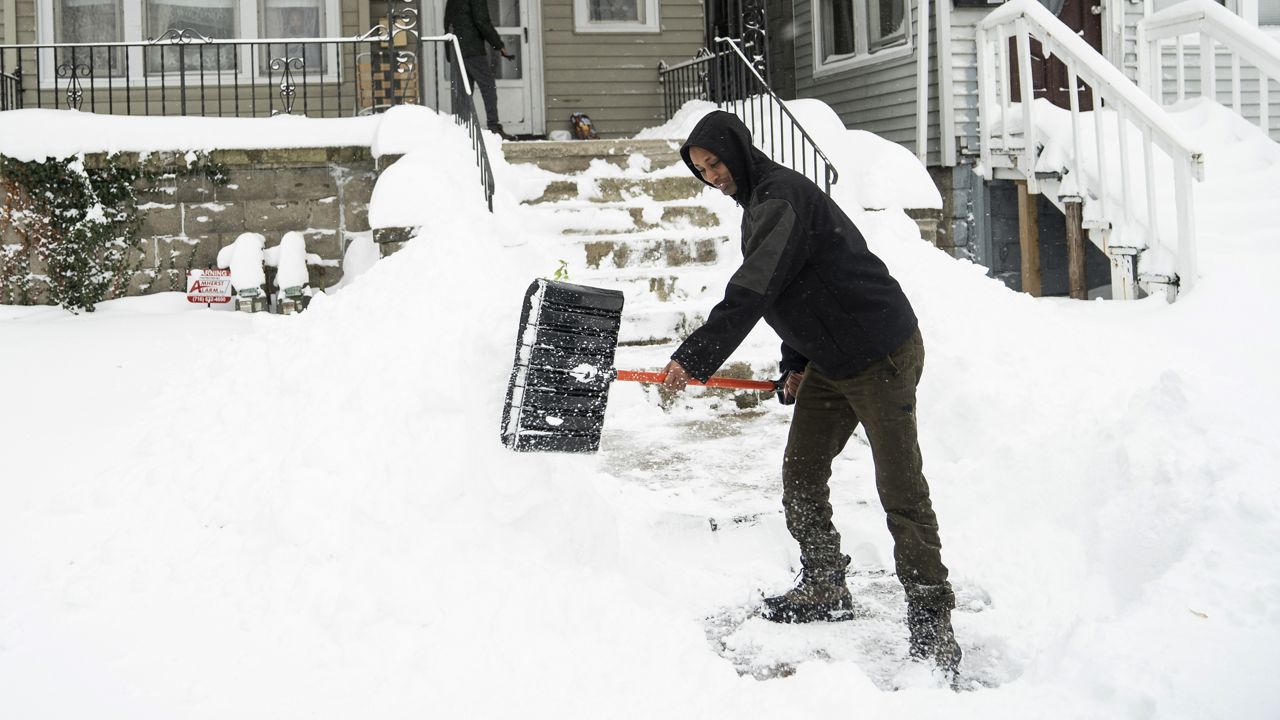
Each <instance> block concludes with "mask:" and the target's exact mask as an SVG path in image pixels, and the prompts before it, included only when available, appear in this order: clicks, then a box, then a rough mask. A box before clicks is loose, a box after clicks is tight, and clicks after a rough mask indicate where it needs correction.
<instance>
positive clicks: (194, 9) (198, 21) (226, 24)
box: [143, 0, 237, 73]
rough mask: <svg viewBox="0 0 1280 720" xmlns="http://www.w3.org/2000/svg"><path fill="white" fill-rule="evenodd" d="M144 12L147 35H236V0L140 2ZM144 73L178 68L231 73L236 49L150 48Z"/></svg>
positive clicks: (234, 64) (195, 45) (195, 46)
mask: <svg viewBox="0 0 1280 720" xmlns="http://www.w3.org/2000/svg"><path fill="white" fill-rule="evenodd" d="M143 4H144V6H145V9H146V36H147V37H149V38H159V37H163V36H164V34H165V33H167V32H169V31H171V30H172V31H175V32H182V31H183V30H192V31H195V32H198V33H200V34H201V35H203V36H205V37H207V38H232V37H235V36H236V34H237V33H236V6H235V0H143ZM146 58H147V72H148V73H157V72H169V71H172V70H177V69H178V67H179V65H181V66H184V67H186V69H188V70H234V69H235V66H236V58H235V48H233V47H226V46H224V47H204V46H201V45H200V44H191V45H187V46H180V47H167V48H149V49H148V50H147V51H146Z"/></svg>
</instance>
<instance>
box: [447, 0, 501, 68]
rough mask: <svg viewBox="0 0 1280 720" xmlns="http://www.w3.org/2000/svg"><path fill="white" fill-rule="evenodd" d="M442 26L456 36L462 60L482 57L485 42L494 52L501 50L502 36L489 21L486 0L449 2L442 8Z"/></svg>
mask: <svg viewBox="0 0 1280 720" xmlns="http://www.w3.org/2000/svg"><path fill="white" fill-rule="evenodd" d="M444 26H445V29H446V30H448V31H449V32H451V33H453V34H454V35H457V36H458V45H459V49H461V50H462V57H464V58H468V57H475V56H477V55H484V54H485V47H484V44H485V42H486V41H488V43H489V44H490V45H492V46H493V49H494V50H501V49H502V48H503V44H502V36H501V35H499V34H498V31H497V30H495V29H494V27H493V21H491V20H490V19H489V3H488V0H449V1H448V2H447V3H445V6H444ZM445 57H449V53H445Z"/></svg>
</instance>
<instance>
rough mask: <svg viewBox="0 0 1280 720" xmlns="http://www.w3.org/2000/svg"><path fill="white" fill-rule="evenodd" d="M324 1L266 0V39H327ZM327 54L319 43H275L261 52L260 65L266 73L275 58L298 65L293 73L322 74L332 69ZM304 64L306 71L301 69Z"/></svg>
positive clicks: (262, 21)
mask: <svg viewBox="0 0 1280 720" xmlns="http://www.w3.org/2000/svg"><path fill="white" fill-rule="evenodd" d="M324 26H325V23H324V3H323V0H265V2H264V3H263V5H262V18H261V27H263V28H265V29H266V32H264V33H263V35H264V36H265V37H271V38H295V37H296V38H316V37H324V30H323V28H324ZM326 55H327V54H326V53H325V52H324V51H323V49H322V46H321V45H318V44H316V43H284V44H279V45H277V44H275V43H272V44H271V45H268V46H266V47H264V48H262V51H261V57H260V58H259V62H260V63H262V72H266V71H267V69H268V65H270V63H271V58H288V59H289V60H290V61H292V62H294V67H293V68H291V70H293V71H295V72H297V71H299V70H300V71H301V72H308V73H322V72H324V71H325V70H326V69H327V68H328V62H327V58H326ZM299 61H300V62H301V65H302V67H301V68H298V67H297V65H298V63H299Z"/></svg>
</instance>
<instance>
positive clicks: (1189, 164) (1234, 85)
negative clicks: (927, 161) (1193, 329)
mask: <svg viewBox="0 0 1280 720" xmlns="http://www.w3.org/2000/svg"><path fill="white" fill-rule="evenodd" d="M1187 36H1192V37H1194V38H1195V47H1196V49H1197V52H1198V53H1200V55H1198V56H1197V58H1193V59H1195V60H1196V62H1197V63H1198V66H1197V70H1198V73H1197V77H1196V78H1195V79H1196V80H1197V82H1198V85H1197V86H1196V87H1195V88H1194V89H1195V90H1196V91H1197V92H1199V94H1200V96H1201V97H1204V98H1206V99H1208V100H1210V101H1213V102H1215V103H1216V102H1219V101H1220V100H1225V97H1226V95H1227V93H1224V92H1223V87H1221V86H1223V85H1226V89H1227V90H1228V91H1229V95H1230V98H1231V100H1230V103H1231V105H1230V107H1231V109H1232V110H1233V111H1234V112H1235V113H1236V115H1238V116H1239V117H1240V118H1243V119H1244V120H1245V121H1246V122H1256V123H1257V124H1259V125H1260V126H1261V127H1262V128H1263V130H1262V132H1264V133H1265V132H1266V131H1267V130H1268V129H1269V122H1268V117H1267V113H1268V103H1267V102H1266V98H1267V88H1268V85H1269V84H1270V83H1272V82H1276V81H1280V43H1277V42H1276V41H1275V40H1273V39H1271V38H1269V37H1268V36H1266V35H1264V34H1262V33H1261V32H1260V31H1258V29H1257V28H1256V27H1253V26H1250V25H1249V24H1247V23H1245V22H1244V21H1243V20H1241V19H1240V18H1239V17H1237V16H1235V15H1233V14H1231V13H1230V12H1229V11H1227V10H1225V9H1224V8H1222V7H1220V6H1218V5H1216V4H1215V3H1213V2H1211V0H1187V1H1186V2H1183V3H1181V4H1180V5H1177V6H1175V7H1172V8H1169V9H1166V10H1164V11H1162V12H1160V13H1156V14H1155V15H1152V16H1151V17H1148V18H1147V19H1145V20H1143V21H1142V23H1141V24H1140V26H1139V30H1138V45H1137V54H1138V56H1139V58H1140V59H1141V62H1140V75H1141V76H1142V77H1143V79H1144V83H1143V85H1144V87H1141V88H1140V87H1139V85H1138V84H1137V83H1135V82H1133V81H1132V80H1131V79H1129V78H1128V77H1126V76H1125V74H1124V73H1123V72H1122V71H1121V70H1120V69H1119V68H1117V67H1115V66H1113V65H1111V64H1110V63H1109V62H1108V61H1107V60H1106V59H1105V58H1104V57H1103V56H1102V55H1101V54H1100V53H1099V52H1097V51H1096V50H1094V49H1093V48H1092V47H1090V46H1089V45H1088V44H1087V43H1085V42H1084V40H1083V39H1081V38H1080V37H1079V36H1077V35H1076V34H1075V33H1074V32H1072V31H1071V29H1070V28H1068V27H1067V26H1066V25H1065V24H1063V23H1062V22H1061V21H1060V20H1058V18H1057V17H1055V16H1054V15H1053V14H1052V13H1050V12H1049V11H1048V10H1046V9H1045V8H1044V7H1043V6H1042V5H1040V4H1039V3H1038V2H1036V1H1035V0H1012V1H1011V2H1009V3H1006V4H1005V5H1003V6H1001V7H1000V8H999V9H997V10H995V11H993V12H992V13H990V14H989V15H988V16H987V17H986V18H985V19H984V20H983V21H982V22H981V23H980V24H979V26H978V31H977V37H976V40H977V58H978V75H979V100H978V107H979V129H980V134H981V139H980V142H981V153H982V158H981V166H982V171H983V174H984V176H985V177H987V178H988V179H993V178H998V179H1014V180H1021V181H1025V182H1026V183H1027V189H1028V191H1029V192H1032V193H1041V194H1044V195H1046V196H1047V197H1048V199H1049V200H1050V201H1052V202H1053V204H1054V205H1056V206H1057V207H1058V208H1059V209H1060V210H1063V211H1064V213H1065V210H1066V206H1067V203H1068V202H1079V203H1081V206H1082V210H1083V229H1084V230H1085V236H1086V237H1088V238H1089V239H1090V240H1091V241H1092V242H1093V244H1094V245H1096V246H1097V247H1098V248H1099V249H1101V250H1102V251H1103V252H1104V253H1106V254H1107V255H1108V257H1109V258H1110V260H1111V268H1112V273H1111V274H1112V292H1113V297H1116V298H1125V299H1132V298H1136V297H1138V296H1139V295H1140V291H1144V292H1146V293H1148V294H1156V293H1163V294H1165V295H1166V297H1167V298H1168V299H1169V300H1173V299H1174V298H1175V297H1176V296H1177V294H1178V292H1179V290H1180V289H1181V290H1186V289H1189V288H1190V287H1192V286H1193V285H1194V283H1195V280H1196V277H1197V252H1198V250H1197V241H1196V233H1197V225H1196V214H1197V212H1196V201H1195V198H1196V193H1197V190H1196V188H1197V187H1198V186H1200V185H1202V184H1203V182H1204V181H1205V163H1206V160H1207V158H1206V157H1205V154H1204V153H1203V152H1202V151H1201V148H1202V147H1203V146H1204V145H1206V144H1207V142H1206V138H1203V137H1196V136H1195V135H1194V133H1192V132H1188V131H1187V130H1186V129H1184V128H1183V127H1182V126H1181V125H1180V124H1179V122H1177V121H1176V120H1175V119H1174V117H1173V116H1172V115H1171V114H1170V112H1168V109H1167V108H1166V107H1165V106H1164V102H1165V97H1164V95H1165V86H1166V85H1167V84H1169V83H1170V82H1171V81H1172V83H1173V85H1174V88H1175V93H1174V94H1175V95H1176V98H1173V99H1174V100H1176V101H1184V100H1187V99H1189V97H1190V96H1191V85H1190V84H1189V83H1188V76H1189V73H1187V72H1186V66H1187V63H1188V59H1187V57H1188V56H1187V53H1186V52H1185V49H1186V47H1187V45H1188V44H1189V43H1188V42H1186V37H1187ZM1032 40H1036V41H1039V42H1040V43H1041V45H1042V46H1043V48H1044V49H1045V51H1046V54H1052V55H1053V56H1054V57H1056V58H1058V59H1059V60H1060V61H1061V62H1063V63H1064V64H1065V65H1066V67H1067V70H1068V78H1069V80H1068V83H1069V88H1068V94H1069V97H1070V107H1069V108H1067V109H1060V108H1054V107H1053V106H1051V105H1050V104H1049V103H1048V102H1047V101H1045V100H1036V101H1034V102H1029V103H1028V102H1013V101H1012V95H1013V92H1012V89H1011V87H1010V81H1009V78H1010V77H1011V70H1012V69H1013V68H1014V67H1015V66H1016V68H1017V70H1018V77H1019V88H1018V90H1019V95H1020V96H1021V97H1022V98H1028V97H1032V95H1033V93H1032V86H1031V79H1032V72H1031V58H1030V42H1031V41H1032ZM1011 42H1012V43H1013V46H1014V49H1013V51H1012V52H1011V51H1010V49H1009V48H1010V43H1011ZM1171 53H1172V59H1170V56H1171ZM1010 55H1013V57H1012V58H1011V57H1010ZM1203 55H1208V56H1209V57H1213V58H1215V61H1214V62H1208V63H1199V62H1198V57H1200V56H1203ZM1224 60H1225V61H1229V64H1230V67H1231V71H1230V73H1229V75H1230V77H1229V78H1226V79H1227V80H1229V83H1220V82H1219V80H1218V78H1217V76H1216V74H1215V73H1216V72H1217V67H1218V65H1219V64H1221V63H1222V62H1223V61H1224ZM1242 66H1244V67H1245V68H1246V69H1247V70H1249V72H1248V73H1244V72H1242V70H1241V68H1242ZM1170 68H1172V69H1170ZM1250 74H1252V75H1250ZM1246 83H1256V88H1250V89H1253V90H1256V93H1257V95H1258V96H1260V97H1261V99H1262V102H1261V103H1260V104H1259V105H1260V109H1259V110H1258V111H1257V113H1258V114H1259V115H1260V117H1248V115H1247V114H1246V113H1245V106H1244V104H1243V103H1242V101H1241V98H1242V96H1243V94H1244V91H1243V88H1244V86H1245V84H1246ZM1082 86H1087V87H1088V88H1089V89H1090V90H1091V91H1092V93H1093V98H1094V102H1095V104H1096V103H1098V102H1099V101H1101V107H1102V108H1103V109H1102V110H1101V111H1083V110H1082V109H1081V98H1080V90H1081V88H1082ZM1224 104H1225V103H1224Z"/></svg>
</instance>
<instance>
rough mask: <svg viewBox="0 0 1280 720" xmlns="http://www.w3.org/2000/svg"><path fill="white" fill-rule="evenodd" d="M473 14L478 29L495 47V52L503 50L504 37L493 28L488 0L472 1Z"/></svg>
mask: <svg viewBox="0 0 1280 720" xmlns="http://www.w3.org/2000/svg"><path fill="white" fill-rule="evenodd" d="M471 12H473V13H474V14H475V21H476V28H477V29H478V30H479V31H480V34H481V35H482V36H484V39H485V40H487V41H488V42H489V44H490V45H492V46H493V49H494V50H501V49H502V36H500V35H498V31H497V30H495V29H494V27H493V21H492V20H490V19H489V2H488V0H472V2H471Z"/></svg>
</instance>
